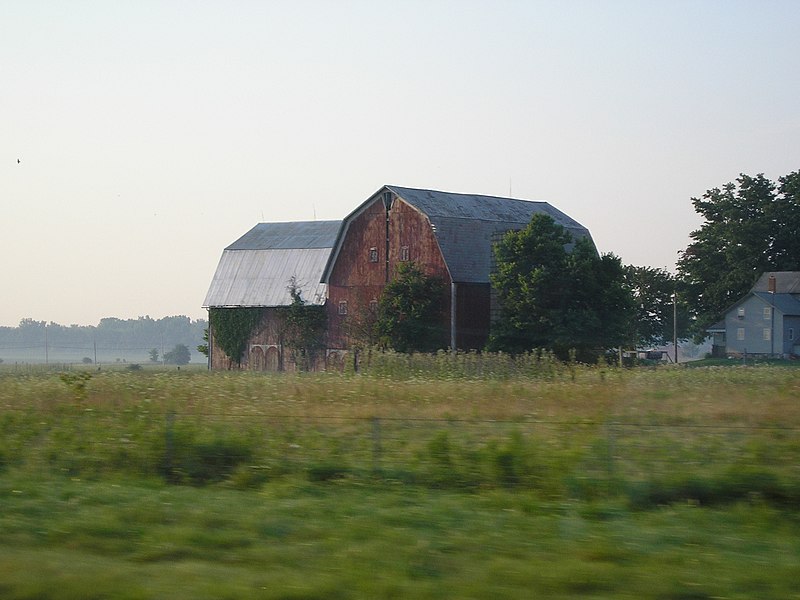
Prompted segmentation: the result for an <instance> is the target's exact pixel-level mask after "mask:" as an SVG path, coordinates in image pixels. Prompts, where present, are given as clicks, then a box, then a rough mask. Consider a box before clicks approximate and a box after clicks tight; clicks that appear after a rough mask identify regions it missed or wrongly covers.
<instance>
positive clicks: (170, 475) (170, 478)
mask: <svg viewBox="0 0 800 600" xmlns="http://www.w3.org/2000/svg"><path fill="white" fill-rule="evenodd" d="M174 425H175V413H174V412H172V411H169V412H168V413H167V423H166V431H165V432H164V476H165V478H166V480H167V482H168V483H175V473H174V471H173V466H172V458H173V453H174V437H173V434H174V432H173V428H174Z"/></svg>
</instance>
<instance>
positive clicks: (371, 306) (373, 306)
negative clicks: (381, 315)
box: [369, 298, 378, 312]
mask: <svg viewBox="0 0 800 600" xmlns="http://www.w3.org/2000/svg"><path fill="white" fill-rule="evenodd" d="M369 310H370V311H371V312H377V310H378V301H377V300H376V299H375V298H373V299H372V300H370V301H369Z"/></svg>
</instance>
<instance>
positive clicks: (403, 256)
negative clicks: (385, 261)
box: [400, 246, 409, 261]
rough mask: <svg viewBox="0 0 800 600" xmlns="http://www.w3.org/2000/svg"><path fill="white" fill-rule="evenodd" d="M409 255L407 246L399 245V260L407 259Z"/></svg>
mask: <svg viewBox="0 0 800 600" xmlns="http://www.w3.org/2000/svg"><path fill="white" fill-rule="evenodd" d="M408 257H409V253H408V246H401V247H400V260H401V261H407V260H408Z"/></svg>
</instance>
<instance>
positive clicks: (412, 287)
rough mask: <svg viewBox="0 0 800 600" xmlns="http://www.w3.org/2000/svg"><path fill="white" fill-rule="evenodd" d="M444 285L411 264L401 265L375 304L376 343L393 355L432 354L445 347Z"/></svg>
mask: <svg viewBox="0 0 800 600" xmlns="http://www.w3.org/2000/svg"><path fill="white" fill-rule="evenodd" d="M443 310H444V283H443V282H442V280H441V279H438V278H436V277H431V276H430V275H427V274H425V273H424V272H423V271H422V270H421V269H420V268H419V267H418V266H417V265H415V264H414V263H413V262H407V263H401V264H400V266H399V267H398V268H397V272H396V273H395V277H394V279H393V280H392V281H390V282H389V283H388V284H387V285H386V287H385V288H384V289H383V293H382V294H381V297H380V300H379V301H378V315H377V320H376V331H377V333H378V336H379V339H380V343H381V344H382V345H383V346H385V347H389V348H392V349H393V350H396V351H397V352H433V351H435V350H439V349H440V348H444V347H446V345H447V341H446V331H445V329H444V327H443V318H444V313H443Z"/></svg>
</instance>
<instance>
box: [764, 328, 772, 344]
mask: <svg viewBox="0 0 800 600" xmlns="http://www.w3.org/2000/svg"><path fill="white" fill-rule="evenodd" d="M771 337H772V330H771V329H770V328H769V327H764V339H765V340H766V341H769V340H770V338H771Z"/></svg>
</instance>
